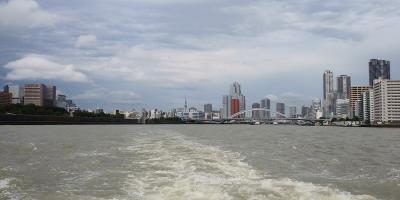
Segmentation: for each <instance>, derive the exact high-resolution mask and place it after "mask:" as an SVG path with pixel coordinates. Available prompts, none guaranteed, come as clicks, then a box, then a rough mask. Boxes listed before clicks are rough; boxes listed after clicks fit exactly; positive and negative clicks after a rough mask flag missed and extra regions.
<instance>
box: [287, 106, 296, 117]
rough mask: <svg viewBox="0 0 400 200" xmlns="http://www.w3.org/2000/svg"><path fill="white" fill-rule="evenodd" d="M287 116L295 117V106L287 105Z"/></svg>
mask: <svg viewBox="0 0 400 200" xmlns="http://www.w3.org/2000/svg"><path fill="white" fill-rule="evenodd" d="M289 118H297V107H296V106H290V107H289Z"/></svg>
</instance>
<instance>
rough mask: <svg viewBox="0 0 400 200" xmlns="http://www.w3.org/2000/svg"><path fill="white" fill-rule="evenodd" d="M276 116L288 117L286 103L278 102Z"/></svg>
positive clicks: (280, 117) (278, 117)
mask: <svg viewBox="0 0 400 200" xmlns="http://www.w3.org/2000/svg"><path fill="white" fill-rule="evenodd" d="M276 118H277V119H282V118H286V116H285V104H284V103H276Z"/></svg>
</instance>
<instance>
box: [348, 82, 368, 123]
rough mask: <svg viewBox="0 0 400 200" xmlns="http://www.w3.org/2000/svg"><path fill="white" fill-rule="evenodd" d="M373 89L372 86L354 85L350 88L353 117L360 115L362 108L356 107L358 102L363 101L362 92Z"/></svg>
mask: <svg viewBox="0 0 400 200" xmlns="http://www.w3.org/2000/svg"><path fill="white" fill-rule="evenodd" d="M369 89H371V87H370V86H352V87H351V89H350V110H351V112H350V114H351V117H354V116H358V117H360V114H361V113H360V112H359V111H360V109H361V108H359V107H357V108H358V109H357V108H356V105H357V102H358V101H361V96H362V93H363V92H365V91H368V90H369Z"/></svg>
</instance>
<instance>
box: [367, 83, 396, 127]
mask: <svg viewBox="0 0 400 200" xmlns="http://www.w3.org/2000/svg"><path fill="white" fill-rule="evenodd" d="M373 95H374V107H373V109H374V115H373V117H374V118H373V122H374V123H384V124H390V123H400V80H386V79H377V80H375V81H374V92H373Z"/></svg>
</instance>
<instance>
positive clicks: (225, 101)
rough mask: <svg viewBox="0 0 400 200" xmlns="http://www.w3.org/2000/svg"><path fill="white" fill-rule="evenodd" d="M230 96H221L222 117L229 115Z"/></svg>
mask: <svg viewBox="0 0 400 200" xmlns="http://www.w3.org/2000/svg"><path fill="white" fill-rule="evenodd" d="M230 110H231V96H229V95H224V96H222V118H225V119H227V118H229V117H230V116H231V115H230V113H231V111H230Z"/></svg>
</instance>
